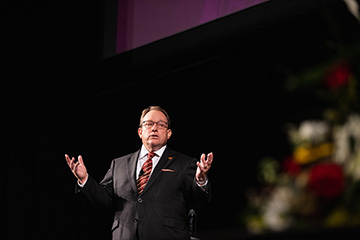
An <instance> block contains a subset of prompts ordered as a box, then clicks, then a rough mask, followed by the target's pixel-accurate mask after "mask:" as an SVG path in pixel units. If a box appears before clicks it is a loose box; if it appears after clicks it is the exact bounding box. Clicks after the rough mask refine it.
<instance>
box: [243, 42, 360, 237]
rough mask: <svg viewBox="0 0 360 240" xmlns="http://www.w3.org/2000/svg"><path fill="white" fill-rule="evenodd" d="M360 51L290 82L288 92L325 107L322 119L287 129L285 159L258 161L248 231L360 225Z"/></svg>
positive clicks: (250, 194) (246, 216)
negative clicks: (316, 99)
mask: <svg viewBox="0 0 360 240" xmlns="http://www.w3.org/2000/svg"><path fill="white" fill-rule="evenodd" d="M354 49H357V50H354ZM350 52H351V54H346V53H350ZM359 52H360V51H359V46H357V47H355V48H354V47H353V48H352V51H347V52H343V53H344V54H339V55H340V56H341V57H337V58H336V59H333V60H331V61H329V62H326V63H324V64H322V65H320V66H316V67H314V68H312V69H309V70H306V71H304V72H303V73H301V74H298V75H296V76H293V77H290V78H289V81H288V82H287V88H288V90H289V91H296V90H298V89H302V90H304V89H305V90H306V92H307V94H315V95H316V96H318V97H319V98H321V99H322V100H326V101H327V102H328V103H329V104H327V105H328V107H326V109H324V110H323V117H322V118H320V119H306V120H303V121H300V123H298V124H289V125H288V126H286V131H287V136H288V140H289V144H290V146H291V149H292V150H291V151H290V154H289V155H288V156H285V157H284V159H282V160H279V159H273V158H270V157H267V158H264V159H262V160H261V161H260V163H259V172H258V178H259V181H260V183H261V188H260V189H249V191H248V192H247V198H248V207H247V209H246V211H245V214H244V217H243V220H244V223H245V226H246V228H247V230H248V231H249V232H251V233H263V232H266V231H284V230H289V229H309V228H314V227H324V228H326V227H349V226H360V114H359V112H360V111H359V99H358V96H359V85H358V78H359V77H358V75H359V73H360V69H359V66H360V64H359V56H360V54H359Z"/></svg>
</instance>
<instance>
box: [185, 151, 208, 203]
mask: <svg viewBox="0 0 360 240" xmlns="http://www.w3.org/2000/svg"><path fill="white" fill-rule="evenodd" d="M196 162H197V159H196V158H194V159H192V161H191V162H190V164H189V165H188V168H187V171H186V180H185V181H186V185H187V194H186V198H187V202H188V205H189V206H188V207H189V208H204V207H206V206H207V205H208V204H209V202H210V199H211V184H210V180H209V179H208V183H207V185H206V186H205V189H201V187H199V185H198V184H197V183H196V179H195V173H196V168H197V166H196Z"/></svg>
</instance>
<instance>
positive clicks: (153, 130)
mask: <svg viewBox="0 0 360 240" xmlns="http://www.w3.org/2000/svg"><path fill="white" fill-rule="evenodd" d="M157 130H158V125H157V123H154V126H152V128H151V131H152V132H156V131H157Z"/></svg>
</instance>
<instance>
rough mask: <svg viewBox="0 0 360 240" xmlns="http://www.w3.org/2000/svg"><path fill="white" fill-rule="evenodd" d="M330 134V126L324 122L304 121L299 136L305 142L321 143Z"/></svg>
mask: <svg viewBox="0 0 360 240" xmlns="http://www.w3.org/2000/svg"><path fill="white" fill-rule="evenodd" d="M328 132H329V126H328V124H326V123H325V122H324V121H304V122H302V123H301V124H300V127H299V136H300V138H301V139H303V140H305V141H313V142H316V143H318V142H321V141H323V140H324V139H325V138H326V136H327V134H328Z"/></svg>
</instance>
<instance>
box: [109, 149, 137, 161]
mask: <svg viewBox="0 0 360 240" xmlns="http://www.w3.org/2000/svg"><path fill="white" fill-rule="evenodd" d="M139 152H140V150H137V151H136V152H132V153H129V154H127V155H124V156H122V157H117V158H115V159H114V160H113V161H114V162H122V161H125V160H127V159H129V158H132V157H137V156H138V155H139Z"/></svg>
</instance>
